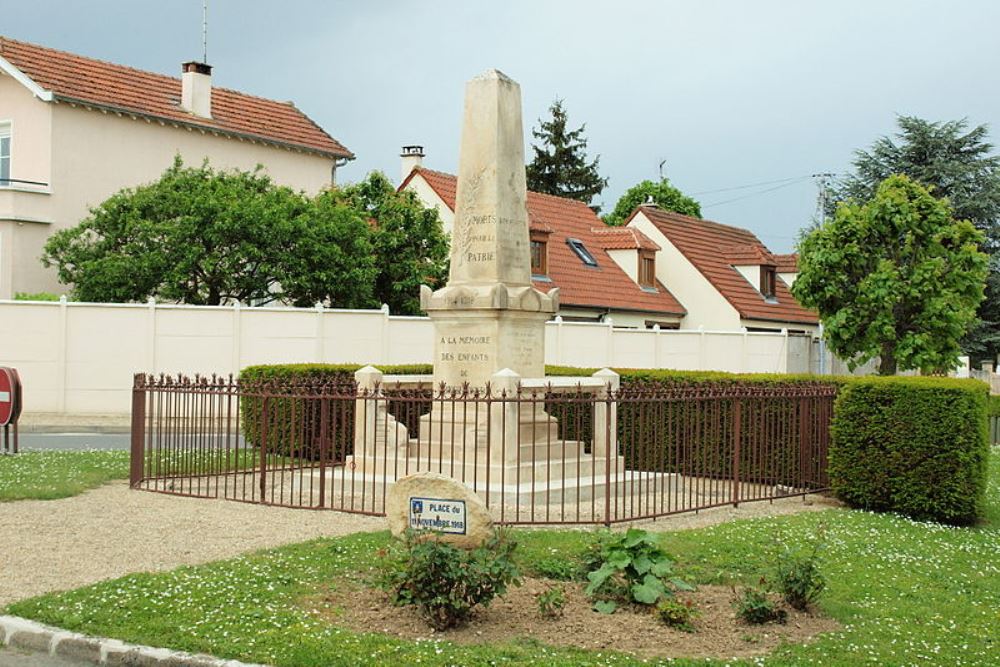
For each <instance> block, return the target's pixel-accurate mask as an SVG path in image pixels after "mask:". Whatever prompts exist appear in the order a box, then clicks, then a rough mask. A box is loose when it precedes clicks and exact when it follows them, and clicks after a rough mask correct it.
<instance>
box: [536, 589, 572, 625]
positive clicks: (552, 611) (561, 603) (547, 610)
mask: <svg viewBox="0 0 1000 667" xmlns="http://www.w3.org/2000/svg"><path fill="white" fill-rule="evenodd" d="M535 601H536V602H538V613H539V614H541V615H542V618H548V619H556V618H560V617H561V616H562V615H563V608H564V607H565V606H566V592H565V591H563V588H562V586H549V587H547V588H546V589H545V590H544V591H541V592H539V593H535Z"/></svg>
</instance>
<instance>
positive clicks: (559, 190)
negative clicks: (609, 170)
mask: <svg viewBox="0 0 1000 667" xmlns="http://www.w3.org/2000/svg"><path fill="white" fill-rule="evenodd" d="M549 112H550V113H551V114H552V118H551V119H550V120H547V121H543V120H541V119H539V121H538V122H539V124H540V128H539V129H534V128H533V129H532V130H531V134H532V135H534V137H535V139H537V140H538V141H539V142H541V145H540V146H538V145H534V144H532V146H531V148H532V150H534V151H535V157H534V159H532V161H531V164H529V165H528V167H527V176H528V189H529V190H532V191H534V192H542V193H545V194H549V195H557V196H559V197H568V198H570V199H576V200H579V201H582V202H584V203H586V204H587V205H588V206H590V207H591V208H593V209H594V210H595V211H600V206H595V205H593V204H592V203H591V202H593V200H594V197H596V196H598V195H599V194H601V192H602V191H603V190H604V188H605V187H607V185H608V179H606V178H602V177H601V175H600V173H599V172H598V165H599V164H600V161H601V158H600V156H598V157H596V158H594V160H593V162H588V161H587V154H586V151H587V139H586V138H584V136H583V133H584V131H585V130H586V128H587V126H586V125H581V126H580V127H578V128H577V129H575V130H569V129H567V128H566V123H567V120H568V118H567V115H566V110H565V109H564V108H563V102H562V100H556V101H554V102H553V103H552V106H551V107H549Z"/></svg>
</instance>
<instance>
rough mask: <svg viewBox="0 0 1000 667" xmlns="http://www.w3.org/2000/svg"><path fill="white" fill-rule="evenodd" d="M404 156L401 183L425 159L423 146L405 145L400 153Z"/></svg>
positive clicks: (401, 156)
mask: <svg viewBox="0 0 1000 667" xmlns="http://www.w3.org/2000/svg"><path fill="white" fill-rule="evenodd" d="M399 157H400V158H402V163H403V164H402V167H403V175H402V176H400V181H399V182H400V183H402V182H403V181H405V180H406V177H407V176H409V175H410V172H411V171H413V170H414V169H416V168H417V167H419V166H420V165H421V164H422V163H423V161H424V147H423V146H403V152H401V153H400V154H399Z"/></svg>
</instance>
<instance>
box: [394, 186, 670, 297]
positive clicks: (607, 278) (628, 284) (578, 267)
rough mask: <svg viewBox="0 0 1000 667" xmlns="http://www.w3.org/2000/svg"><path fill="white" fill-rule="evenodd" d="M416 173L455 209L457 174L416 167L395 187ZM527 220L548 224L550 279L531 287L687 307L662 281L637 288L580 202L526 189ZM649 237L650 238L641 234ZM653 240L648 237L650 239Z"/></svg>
mask: <svg viewBox="0 0 1000 667" xmlns="http://www.w3.org/2000/svg"><path fill="white" fill-rule="evenodd" d="M417 175H420V176H421V177H423V179H424V180H425V181H426V182H427V184H428V185H430V187H431V188H432V189H433V190H434V191H435V192H436V193H437V194H438V196H439V197H441V199H442V200H443V201H444V203H445V204H447V205H448V207H449V208H451V210H453V211H454V210H455V194H456V188H457V185H458V179H457V178H456V177H455V176H453V175H451V174H445V173H442V172H439V171H432V170H430V169H426V168H423V167H419V168H418V169H415V170H414V171H412V172H410V175H409V176H407V178H406V179H405V180H404V181H403V183H402V184H401V185H400V186H399V187H400V189H402V188H405V187H406V186H407V184H408V183H409V182H410V181H411V180H412V179H413V178H415V177H416V176H417ZM527 208H528V219H529V221H530V224H531V226H532V229H535V228H536V225H545V226H546V227H548V228H549V229H551V235H550V236H549V238H548V242H547V250H548V271H549V273H548V277H549V278H551V280H552V282H547V281H540V280H536V281H534V284H535V287H536V288H538V289H540V290H542V291H545V292H547V291H549V290H550V289H552V288H553V287H558V288H559V300H560V302H562V303H563V304H564V305H567V306H577V307H583V308H601V309H604V308H610V309H615V310H631V311H642V312H650V313H657V314H661V315H673V316H681V315H684V314H685V313H686V312H687V311H686V310H685V309H684V306H682V305H681V304H680V303H679V302H678V301H677V299H675V298H674V295H673V294H671V293H670V291H669V290H667V289H666V288H665V287H664V286H663V285H662V284H659V283H657V289H656V291H647V290H644V289H642V288H641V287H639V285H638V284H636V283H635V282H634V281H633V280H632V279H631V278H629V277H628V275H627V274H626V273H625V272H624V271H623V270H622V269H621V267H620V266H618V264H616V263H615V261H614V260H613V259H611V256H610V255H608V254H607V252H606V251H605V249H604V244H603V241H602V240H601V237H600V236H598V234H595V233H594V229H595V228H597V226H598V225H600V224H601V220H600V218H598V217H597V215H596V214H595V213H594V212H593V211H592V210H591V209H590V207H588V206H587V205H586V204H584V203H583V202H579V201H576V200H573V199H565V198H563V197H555V196H552V195H544V194H540V193H538V192H528V201H527ZM568 238H575V239H579V240H581V241H583V243H584V245H585V246H586V247H587V249H588V250H589V251H590V253H591V254H592V255H593V256H594V258H595V259H596V260H597V266H596V267H589V266H586V265H585V264H584V263H583V262H582V261H581V260H580V258H579V257H577V255H576V253H575V252H573V250H572V249H571V248H570V247H569V244H568V243H567V242H566V240H567V239H568ZM646 240H647V241H649V239H648V238H647V239H646ZM650 243H652V241H650Z"/></svg>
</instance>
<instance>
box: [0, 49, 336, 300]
mask: <svg viewBox="0 0 1000 667" xmlns="http://www.w3.org/2000/svg"><path fill="white" fill-rule="evenodd" d="M177 155H180V156H181V157H182V158H183V160H184V161H185V163H187V164H190V165H200V164H201V163H202V162H203V161H204V160H205V159H208V160H209V162H210V164H211V165H212V166H213V167H215V168H225V169H230V168H238V169H244V170H250V169H254V168H255V167H256V166H258V165H261V166H263V168H264V170H265V171H266V172H267V173H268V174H269V175H270V176H271V177H272V178H273V179H274V180H275V181H276V182H278V183H280V184H283V185H287V186H289V187H292V188H294V189H297V190H305V191H307V192H317V191H319V190H320V189H321V188H323V187H325V186H327V185H329V184H330V183H331V182H332V180H333V178H334V174H335V172H336V169H337V167H338V165H341V164H343V163H344V162H345V161H346V160H350V159H352V158H353V155H352V153H351V152H350V151H349V150H347V149H346V148H345V147H344V146H343V145H342V144H340V143H339V142H338V141H337V140H335V139H333V138H332V137H330V135H328V134H327V133H326V132H325V131H324V130H323V129H322V128H320V127H319V126H318V125H316V123H314V122H313V121H312V120H310V119H309V118H308V117H307V116H306V115H305V114H304V113H303V112H301V111H300V110H298V109H297V108H296V107H295V105H294V104H292V103H291V102H276V101H273V100H267V99H263V98H259V97H254V96H251V95H247V94H244V93H240V92H236V91H232V90H228V89H225V88H218V87H215V86H213V84H212V74H211V67H209V66H208V65H205V64H203V63H185V64H184V66H183V72H182V76H181V77H170V76H165V75H161V74H155V73H152V72H143V71H140V70H136V69H132V68H130V67H125V66H122V65H115V64H112V63H107V62H103V61H100V60H94V59H91V58H85V57H82V56H78V55H74V54H71V53H65V52H62V51H57V50H54V49H50V48H46V47H42V46H38V45H34V44H28V43H25V42H20V41H16V40H12V39H8V38H5V37H0V299H9V298H12V296H13V295H14V294H16V293H18V292H46V291H47V292H58V291H62V290H64V289H65V287H64V286H61V285H60V284H59V283H58V282H57V280H56V275H55V271H54V270H52V269H46V268H44V267H43V266H42V265H41V263H40V262H39V257H40V256H41V254H42V249H43V246H44V244H45V241H46V239H48V237H49V236H50V235H51V234H52V233H53V232H54V231H56V230H58V229H62V228H65V227H71V226H73V225H76V224H78V223H79V222H80V221H81V220H82V219H83V218H85V217H86V216H87V214H88V211H89V209H90V208H91V207H93V206H96V205H98V204H100V203H101V202H102V201H104V200H105V199H107V198H108V197H109V196H110V195H112V194H114V193H115V192H117V191H118V190H121V189H122V188H126V187H132V186H136V185H140V184H143V183H148V182H152V181H154V180H156V178H158V177H159V176H160V174H162V173H163V171H164V170H166V169H167V168H168V167H169V166H170V165H171V164H172V162H173V160H174V157H175V156H177Z"/></svg>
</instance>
